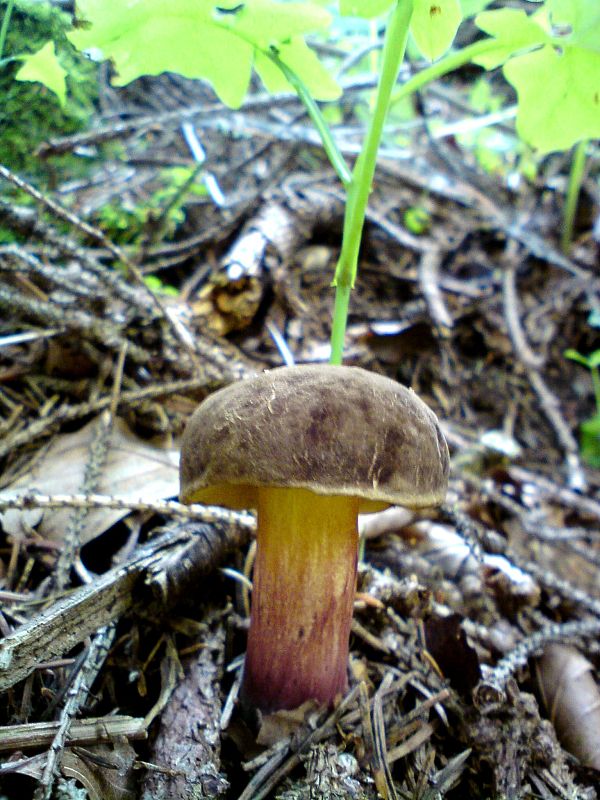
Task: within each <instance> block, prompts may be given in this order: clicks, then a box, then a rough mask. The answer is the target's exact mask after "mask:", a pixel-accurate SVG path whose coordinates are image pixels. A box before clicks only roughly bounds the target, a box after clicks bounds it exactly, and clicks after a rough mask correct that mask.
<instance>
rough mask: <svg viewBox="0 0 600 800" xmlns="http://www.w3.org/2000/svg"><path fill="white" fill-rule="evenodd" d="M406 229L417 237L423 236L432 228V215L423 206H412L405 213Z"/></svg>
mask: <svg viewBox="0 0 600 800" xmlns="http://www.w3.org/2000/svg"><path fill="white" fill-rule="evenodd" d="M404 225H405V226H406V229H407V230H409V231H410V232H411V233H414V234H415V235H416V236H422V235H423V234H424V233H427V232H428V231H429V229H430V228H431V214H430V213H429V211H427V209H426V208H424V207H423V206H411V207H410V208H407V209H406V211H405V212H404Z"/></svg>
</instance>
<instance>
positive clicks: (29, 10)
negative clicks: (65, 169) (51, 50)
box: [0, 0, 98, 177]
mask: <svg viewBox="0 0 600 800" xmlns="http://www.w3.org/2000/svg"><path fill="white" fill-rule="evenodd" d="M5 10H6V3H5V2H0V16H3V14H4V12H5ZM70 27H71V19H70V17H69V15H67V14H65V13H64V12H62V11H60V10H59V9H57V8H54V7H52V6H50V5H49V4H46V3H33V2H31V0H17V3H16V5H15V9H14V11H13V14H12V17H11V20H10V25H9V28H8V36H7V40H6V43H5V48H4V59H5V61H4V65H3V68H1V69H0V96H1V97H2V98H3V102H2V104H1V106H0V163H3V164H5V165H6V166H7V167H9V168H10V169H12V170H14V171H16V172H19V173H21V174H23V173H25V174H37V175H39V173H40V172H46V173H47V177H50V175H49V170H50V165H49V164H45V163H44V162H42V161H41V159H39V158H38V157H36V156H35V151H36V148H37V146H38V145H39V144H41V142H43V141H45V140H47V139H49V138H51V137H56V136H65V135H68V134H72V133H75V132H76V131H78V130H81V129H82V128H84V127H86V125H87V124H88V121H89V119H90V116H91V114H92V113H93V111H94V104H95V101H96V98H97V94H98V88H97V80H96V71H97V67H96V66H95V65H94V64H92V63H91V62H90V61H88V60H87V59H86V58H85V57H84V56H82V55H81V54H80V53H78V52H77V51H76V50H75V49H74V48H73V47H72V46H71V44H70V43H69V42H68V40H67V38H66V36H65V33H66V31H68V30H69V28H70ZM50 38H51V39H53V40H54V42H55V45H56V50H57V54H58V58H59V61H60V63H61V65H62V66H63V68H64V69H66V70H67V72H68V78H67V103H66V106H65V108H64V109H62V108H61V107H60V104H59V102H58V99H57V97H56V95H54V93H53V92H51V91H50V90H49V89H47V88H46V87H45V86H43V85H42V84H40V83H30V82H27V81H18V80H15V75H16V73H17V72H18V70H19V68H20V66H21V61H20V60H18V59H17V58H16V57H17V56H19V55H22V54H24V53H34V52H36V51H37V50H39V49H40V48H41V47H42V46H43V45H44V44H45V43H46V42H47V41H48V40H49V39H50ZM62 160H63V161H64V162H71V163H70V164H69V167H70V169H71V170H72V168H73V166H74V165H73V163H72V162H73V161H74V160H75V159H74V158H73V157H72V156H67V157H65V158H64V159H62ZM77 161H80V160H79V159H77ZM56 166H57V162H56V161H53V163H52V168H53V169H54V168H55V167H56ZM65 166H66V163H65ZM80 170H81V164H79V167H78V169H77V170H76V171H80Z"/></svg>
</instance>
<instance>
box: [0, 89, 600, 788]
mask: <svg viewBox="0 0 600 800" xmlns="http://www.w3.org/2000/svg"><path fill="white" fill-rule="evenodd" d="M359 90H360V91H364V87H363V86H358V87H357V88H356V93H354V94H353V91H354V90H353V89H352V87H351V86H350V87H349V89H348V90H347V93H346V95H345V98H346V99H345V102H346V103H347V107H345V108H343V109H342V114H343V115H345V119H344V126H343V127H342V126H340V128H339V137H340V139H339V143H340V148H341V150H342V151H343V152H344V153H345V154H346V156H347V157H348V158H349V159H351V158H352V154H353V153H355V152H356V142H357V138H356V137H357V133H358V130H359V127H360V126H358V125H357V123H356V118H355V112H356V107H358V105H359V100H358V99H357V98H358V96H359V95H358V94H357V92H358V91H359ZM462 96H463V95H462V94H461V93H460V91H458V90H457V89H456V87H452V88H446V89H445V90H443V91H442V90H436V91H435V92H434V91H433V90H432V91H430V92H428V93H427V94H426V95H424V96H423V97H422V98H420V116H419V117H417V118H416V122H415V123H414V124H412V125H411V126H409V127H408V128H406V130H405V131H404V133H403V136H404V137H405V140H404V141H403V143H402V144H401V145H398V144H394V145H392V144H390V143H389V142H391V141H392V139H391V138H390V139H389V141H388V143H387V144H386V146H385V147H384V151H383V153H382V157H381V160H380V165H379V169H378V172H377V176H376V181H375V185H374V189H373V194H372V198H371V203H370V211H369V215H368V222H367V227H366V231H365V238H364V244H363V248H362V255H361V264H360V273H359V277H358V282H357V285H356V288H355V291H354V293H353V296H352V301H351V311H350V322H349V328H348V336H347V346H346V358H345V363H346V364H349V365H357V366H361V367H364V368H366V369H369V370H372V371H375V372H380V373H383V374H385V375H388V376H390V377H392V378H394V379H396V380H398V381H400V382H401V383H403V384H405V385H407V386H411V387H412V388H413V389H414V390H415V391H416V392H417V393H418V394H419V395H420V396H421V397H422V398H423V399H424V400H425V401H426V402H427V403H428V404H429V405H430V407H431V408H433V409H434V410H435V412H436V413H437V415H438V416H439V418H440V421H441V425H442V429H443V431H444V434H445V435H446V438H447V441H448V444H449V447H450V452H451V461H452V468H451V477H450V488H449V492H448V497H447V500H446V502H445V504H444V505H443V506H442V507H441V508H440V509H437V510H432V511H428V512H427V513H409V512H404V511H401V510H398V509H395V510H393V511H388V512H385V513H384V514H383V515H379V516H377V517H375V518H369V519H364V520H363V522H362V523H361V527H362V531H363V534H364V539H365V547H364V552H363V554H362V559H361V564H360V568H359V587H358V589H359V591H358V593H357V599H356V605H355V616H354V622H353V628H352V639H351V660H350V673H349V674H350V680H349V684H350V689H349V694H348V695H347V696H346V697H345V698H344V699H343V700H342V702H341V704H340V705H339V707H336V708H335V709H334V710H333V711H332V710H328V709H321V708H318V707H310V708H305V709H303V710H302V712H301V713H299V714H296V715H292V716H293V718H292V719H290V720H287V721H283V720H281V719H279V720H277V721H276V722H275V723H274V724H271V726H270V728H269V730H265V726H263V728H262V729H261V737H262V740H263V741H265V742H267V744H262V745H259V744H257V739H256V728H255V727H254V725H253V724H252V723H250V722H249V721H248V720H247V719H245V718H244V717H243V716H242V715H241V714H240V712H239V709H238V707H237V703H236V698H237V694H236V693H237V690H238V688H239V667H240V665H241V660H242V656H243V652H244V647H245V632H246V630H247V626H248V591H247V589H246V588H245V583H246V582H245V581H244V576H246V577H248V575H249V574H250V572H249V569H250V568H249V566H248V564H249V559H248V555H247V554H248V551H249V547H250V541H251V538H252V533H253V524H254V523H253V519H252V517H251V516H250V515H248V514H241V513H236V512H223V513H222V514H221V515H218V514H216V512H214V511H211V510H210V509H208V510H203V509H201V508H193V509H191V510H187V511H186V509H185V508H183V507H182V506H180V505H179V504H177V503H174V502H172V501H173V500H174V499H175V498H176V497H177V495H178V470H177V458H178V443H179V437H180V435H181V432H182V430H183V427H184V425H185V422H186V420H187V419H188V417H189V415H190V414H191V412H192V411H193V409H194V408H195V407H196V405H197V403H198V402H199V401H200V400H201V399H202V398H203V397H205V396H206V395H207V394H209V393H210V392H211V391H213V390H215V389H217V388H219V387H221V386H224V385H226V384H228V383H231V382H232V381H234V380H239V379H243V378H247V377H249V376H251V375H254V374H256V373H258V372H260V371H262V370H264V369H268V368H272V367H276V366H279V365H281V364H282V363H284V361H286V360H290V358H293V360H294V361H295V362H296V363H306V362H321V361H326V360H327V357H328V334H329V321H330V318H331V307H332V302H333V294H332V290H331V287H330V284H331V279H332V275H333V269H334V266H335V261H336V255H337V253H338V248H339V242H340V233H341V226H342V215H343V193H342V190H341V188H340V186H339V183H338V182H337V180H336V178H335V175H334V173H333V172H332V171H331V170H330V169H329V168H328V167H327V166H326V164H325V162H324V160H323V159H322V156H321V153H320V151H319V149H318V148H317V147H316V145H315V141H314V137H313V135H312V133H311V131H310V128H309V126H308V123H307V120H306V118H305V117H304V116H303V114H302V110H301V108H300V106H299V104H298V103H297V102H296V101H295V100H294V99H293V98H292V99H289V100H288V99H284V100H282V102H281V103H275V102H274V101H273V100H272V98H268V97H265V96H264V95H262V94H261V93H260V91H257V92H256V93H255V94H254V95H253V96H252V98H251V99H250V100H249V101H248V102H247V103H246V104H245V105H244V106H243V107H242V108H241V109H240V110H238V111H228V110H225V109H223V108H222V107H221V106H220V105H219V104H218V103H216V101H215V100H214V99H213V98H212V97H211V96H210V95H209V94H208V92H206V91H205V90H203V89H202V88H198V86H197V85H194V84H192V83H190V82H186V81H183V80H180V79H175V78H172V77H165V76H163V77H161V78H159V79H153V80H142V81H138V82H137V83H135V84H133V85H132V86H131V87H130V88H129V89H127V90H121V91H119V92H118V93H117V92H115V90H113V89H112V88H111V87H110V86H109V85H108V84H107V85H105V86H103V89H102V93H101V103H100V104H101V114H100V116H99V118H98V119H97V120H94V124H93V125H92V126H91V128H90V131H89V133H86V134H80V135H75V136H73V137H70V138H67V139H63V140H57V141H51V142H48V143H47V145H46V146H45V147H44V148H43V152H42V153H41V154H40V158H42V157H43V158H44V159H45V160H46V161H45V163H46V164H47V165H48V166H47V168H48V171H49V173H51V171H52V164H53V159H57V158H59V157H60V154H61V153H65V152H68V153H70V154H75V155H79V156H80V157H81V158H88V159H90V158H92V159H95V162H94V164H95V166H94V168H93V169H92V170H91V177H90V172H89V171H88V173H87V174H86V177H83V178H79V177H77V178H75V177H74V178H73V179H72V180H70V181H69V182H65V181H62V180H61V181H60V182H59V183H58V184H57V185H56V186H55V188H54V189H53V190H52V191H51V192H47V193H45V194H43V195H41V196H37V197H35V196H34V199H33V200H32V201H31V202H30V203H29V204H28V205H26V204H24V203H23V202H22V200H21V204H20V205H17V204H15V202H14V200H9V199H8V195H6V196H5V199H1V198H0V225H1V227H2V229H3V230H4V231H10V232H11V233H12V235H13V240H12V242H11V243H10V244H2V245H0V309H2V315H1V317H0V432H1V436H0V469H1V472H0V478H1V485H0V522H1V528H0V634H1V635H2V637H3V638H2V639H0V725H1V726H2V727H0V750H2V761H1V763H0V788H1V790H2V791H1V792H0V794H3V795H4V796H6V797H8V798H11V799H12V798H19V800H21V799H22V798H27V797H30V796H31V797H35V798H37V799H38V800H39V798H43V797H50V795H51V792H52V791H54V792H55V796H56V797H77V796H80V795H77V794H76V788H75V787H76V786H79V788H81V787H83V788H84V789H85V791H86V792H87V797H89V798H90V799H91V800H95V798H119V799H120V798H171V799H175V800H177V799H179V798H192V797H193V798H198V797H223V798H231V799H232V800H233V798H239V799H240V800H250V799H251V798H252V799H253V800H258V799H259V798H262V797H279V798H285V799H286V800H291V798H316V797H331V798H374V797H377V796H378V795H381V796H383V797H385V798H411V800H434V798H441V797H447V798H452V799H457V798H508V799H509V800H517V798H524V799H525V798H526V799H527V800H529V798H532V799H533V798H545V799H547V800H549V799H550V798H561V800H562V799H563V798H571V799H573V800H574V799H575V798H581V799H582V800H583V798H585V799H586V800H592V798H597V797H598V796H599V795H598V792H597V787H598V786H599V785H600V782H599V777H598V776H599V775H600V772H599V770H600V716H599V711H598V707H599V699H600V694H599V690H598V686H597V682H596V679H595V676H596V675H597V669H598V667H599V666H600V653H599V650H600V647H599V644H598V633H599V631H600V569H599V565H600V470H598V469H594V468H593V467H591V466H590V465H589V463H586V462H585V461H584V460H583V459H582V455H581V452H580V444H579V440H578V429H579V426H580V425H581V423H582V422H583V421H585V420H586V419H589V418H590V417H592V416H593V415H594V413H595V406H594V392H593V386H592V380H591V376H590V374H589V372H588V371H587V370H586V369H585V368H584V367H582V366H581V365H580V364H577V363H575V362H574V361H572V360H569V359H568V358H566V357H565V355H564V353H565V350H567V349H575V350H577V351H578V352H580V353H582V354H589V353H592V352H593V351H594V350H597V349H599V348H600V336H599V335H598V324H599V323H598V319H600V291H599V290H600V279H599V277H598V264H599V259H598V252H599V242H598V232H597V227H598V222H597V219H598V213H599V194H598V183H597V180H596V179H594V178H593V177H592V176H593V175H594V174H597V169H598V160H597V151H596V154H595V156H594V155H593V154H592V157H591V158H590V162H589V163H590V171H589V174H588V177H587V178H586V180H585V182H584V190H583V195H582V201H581V204H580V211H579V214H578V217H577V226H576V231H575V237H574V242H573V245H572V248H571V251H570V253H569V256H568V257H567V256H565V255H564V254H563V253H562V252H561V250H560V246H559V238H560V228H561V220H562V209H563V204H564V196H565V187H566V180H567V174H568V160H567V159H566V158H563V157H562V156H553V157H549V158H547V159H545V160H544V161H542V162H540V164H539V165H538V172H537V176H536V177H535V178H534V179H532V180H530V181H527V180H525V179H524V178H523V177H522V176H521V175H520V174H519V164H518V163H516V162H515V163H514V164H512V165H510V164H508V165H507V164H506V162H505V163H503V165H502V169H500V168H499V169H498V170H497V171H496V172H492V173H490V172H484V171H483V170H482V169H481V168H480V166H479V164H478V162H477V160H476V159H475V157H474V155H473V152H474V150H473V149H468V148H465V147H463V146H461V144H460V142H459V141H458V140H457V138H456V136H454V135H451V134H449V135H447V136H437V135H436V134H435V132H434V127H433V126H432V125H431V124H430V123H431V121H432V120H434V119H441V120H443V122H444V124H446V125H450V124H453V125H456V126H459V125H460V121H461V120H462V119H463V118H465V117H467V116H468V109H466V108H465V106H464V100H462V99H461V98H462ZM503 135H505V136H506V137H508V138H510V137H511V136H513V134H512V133H511V131H510V128H509V127H507V129H506V130H504V132H503ZM200 142H201V143H202V146H203V148H204V150H205V151H206V160H205V162H204V165H203V167H202V169H201V171H199V172H198V174H197V175H196V176H195V182H193V183H192V184H191V186H188V187H186V189H185V190H184V191H183V193H182V195H181V197H180V196H178V194H177V193H176V192H174V191H173V185H174V184H173V181H174V180H176V178H177V176H178V175H180V173H177V171H174V168H181V170H185V171H184V172H183V173H182V174H184V175H189V174H190V168H192V169H193V168H194V166H195V165H196V164H197V162H195V160H194V153H195V154H196V155H198V144H199V143H200ZM88 170H89V168H88ZM181 170H180V172H181ZM3 177H5V178H6V177H8V178H9V180H12V185H13V186H14V184H15V182H17V179H16V177H15V176H14V175H11V174H8V173H6V174H4V173H3ZM177 179H179V178H177ZM8 185H9V184H8V183H7V184H5V186H8ZM21 188H22V189H23V188H24V190H25V192H26V193H27V192H29V196H30V197H31V196H32V193H31V192H30V191H29V189H28V187H27V186H25V187H21ZM33 195H35V193H33ZM23 196H24V195H21V198H23ZM184 201H185V202H184ZM148 209H151V210H152V213H148ZM594 217H595V219H596V229H595V230H596V233H595V234H594V227H593V225H594ZM100 229H102V230H104V231H105V232H104V233H101V232H100ZM4 241H6V239H5V240H4ZM115 265H118V267H116V268H115ZM148 276H154V279H153V280H154V282H153V283H151V282H149V281H148V280H147V278H148ZM149 285H150V286H151V287H152V289H153V291H151V290H150V288H149ZM170 287H175V289H176V290H177V291H176V292H173V291H170ZM596 437H597V434H596ZM591 447H592V451H593V440H592V445H591ZM598 449H599V450H600V448H598ZM592 455H593V452H592ZM595 455H596V459H598V450H597V451H596V454H595ZM53 776H58V779H57V780H58V782H57V780H55V779H54V777H53ZM74 781H76V782H77V783H74ZM53 787H54V788H53Z"/></svg>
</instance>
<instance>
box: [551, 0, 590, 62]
mask: <svg viewBox="0 0 600 800" xmlns="http://www.w3.org/2000/svg"><path fill="white" fill-rule="evenodd" d="M546 5H547V9H548V15H549V18H550V22H551V24H552V26H554V27H556V28H557V29H558V30H560V29H561V28H563V29H565V30H566V28H570V40H571V43H573V44H577V45H579V46H580V47H586V48H589V49H590V50H595V51H596V52H600V4H599V3H598V2H597V0H547V4H546Z"/></svg>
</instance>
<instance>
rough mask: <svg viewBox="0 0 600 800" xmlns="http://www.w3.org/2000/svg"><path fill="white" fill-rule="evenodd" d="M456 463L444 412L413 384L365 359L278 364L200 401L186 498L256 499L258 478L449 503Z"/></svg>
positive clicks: (273, 483) (265, 482)
mask: <svg viewBox="0 0 600 800" xmlns="http://www.w3.org/2000/svg"><path fill="white" fill-rule="evenodd" d="M448 468H449V457H448V447H447V445H446V440H445V439H444V436H443V434H442V432H441V430H440V427H439V423H438V420H437V417H436V416H435V414H434V413H433V412H432V411H431V410H430V409H429V408H428V407H427V406H426V405H425V403H424V402H423V401H422V400H420V399H419V397H417V395H416V394H415V393H414V392H413V391H412V390H411V389H407V388H406V387H404V386H402V385H400V384H399V383H396V382H395V381H393V380H390V379H389V378H386V377H384V376H382V375H376V374H374V373H372V372H367V371H366V370H364V369H360V368H358V367H342V366H333V365H305V366H297V367H280V368H277V369H273V370H270V371H268V372H263V373H261V374H260V375H258V376H256V377H254V378H250V379H248V380H244V381H241V382H239V383H233V384H231V385H229V386H226V387H225V388H224V389H221V390H219V391H218V392H215V393H214V394H212V395H210V396H209V397H208V398H207V399H206V400H204V402H202V403H201V404H200V406H198V408H197V409H196V411H195V412H194V414H193V415H192V417H191V418H190V420H189V422H188V425H187V428H186V430H185V433H184V436H183V443H182V448H181V464H180V483H181V490H180V497H181V500H182V501H183V502H185V503H191V502H204V503H215V504H217V505H226V506H230V507H233V508H254V507H256V502H257V494H258V492H257V487H296V488H302V489H309V490H310V491H312V492H316V493H317V494H326V495H348V496H352V497H358V498H361V500H363V501H364V500H366V501H377V502H378V503H379V504H382V505H387V504H389V503H391V504H396V505H403V506H407V507H410V508H419V507H423V506H432V505H437V504H439V503H441V502H442V500H443V499H444V497H445V494H446V487H447V483H448ZM361 505H362V506H363V508H364V509H365V510H366V509H367V508H371V509H372V508H373V507H377V506H374V505H373V503H369V502H367V503H364V502H363V503H361ZM379 507H381V505H379Z"/></svg>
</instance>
